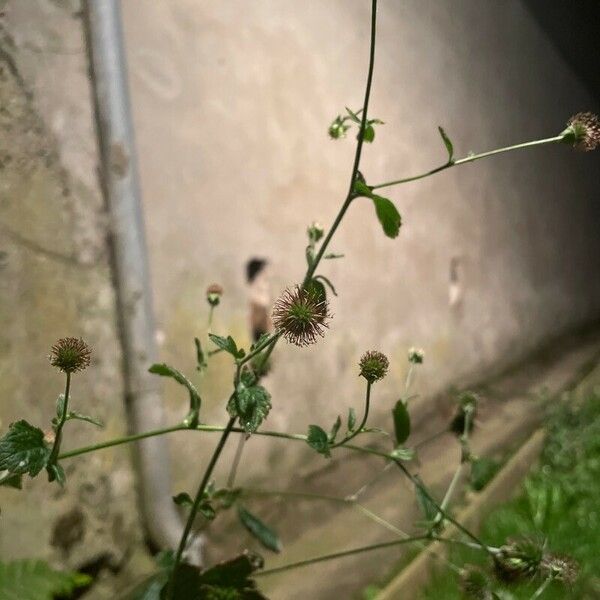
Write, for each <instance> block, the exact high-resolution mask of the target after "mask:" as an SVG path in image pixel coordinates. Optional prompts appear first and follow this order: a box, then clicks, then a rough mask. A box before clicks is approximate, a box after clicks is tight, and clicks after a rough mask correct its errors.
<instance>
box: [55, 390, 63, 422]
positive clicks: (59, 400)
mask: <svg viewBox="0 0 600 600" xmlns="http://www.w3.org/2000/svg"><path fill="white" fill-rule="evenodd" d="M64 411H65V395H64V394H59V395H58V398H57V399H56V416H57V417H58V418H59V419H60V418H62V415H63V412H64Z"/></svg>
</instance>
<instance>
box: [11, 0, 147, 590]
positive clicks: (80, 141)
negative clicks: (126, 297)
mask: <svg viewBox="0 0 600 600" xmlns="http://www.w3.org/2000/svg"><path fill="white" fill-rule="evenodd" d="M3 4H4V6H3V9H4V11H5V15H6V16H5V21H4V22H3V24H2V25H3V27H2V33H1V37H0V106H1V110H0V165H1V166H0V169H1V171H0V178H1V184H0V252H1V257H2V262H1V264H0V331H1V332H2V333H1V334H0V373H1V376H0V420H1V429H2V431H3V432H4V431H5V430H6V428H7V427H8V425H9V423H11V422H12V421H15V420H18V419H22V418H25V419H27V420H28V421H29V422H31V423H32V424H35V425H36V426H39V427H41V428H43V429H44V430H50V419H51V418H52V417H53V416H54V415H55V410H56V409H55V401H56V397H57V396H58V394H59V393H60V392H61V391H63V389H64V376H62V375H61V374H60V373H59V372H58V371H56V370H55V369H52V368H51V367H50V365H49V363H48V359H47V355H48V352H49V348H50V346H51V344H52V343H53V342H54V341H55V340H56V339H58V338H60V337H64V336H81V337H83V338H84V339H85V340H87V341H88V343H89V344H90V345H91V346H92V347H93V356H92V366H91V367H90V369H89V370H88V371H86V372H85V373H82V374H81V375H76V376H74V380H73V387H72V396H71V398H72V400H71V402H72V406H73V408H76V409H77V410H79V411H80V412H82V413H86V414H92V415H95V416H97V417H98V418H100V419H101V420H102V421H104V423H105V424H106V427H105V429H104V430H102V431H101V432H100V433H97V432H96V431H93V429H94V426H93V425H89V424H85V423H81V422H77V421H73V422H71V423H68V424H67V426H66V434H65V439H66V441H65V446H66V447H75V446H82V445H86V444H87V443H89V442H90V440H91V439H95V438H96V437H97V436H98V437H100V436H102V437H116V436H118V435H120V434H123V433H124V431H125V429H126V425H125V423H124V409H123V405H122V388H121V376H120V362H119V344H118V341H117V336H116V332H115V326H114V322H115V317H114V298H113V290H112V284H111V277H110V270H109V266H108V259H107V254H108V253H107V248H106V231H105V227H104V222H105V219H104V209H103V203H102V198H101V194H100V192H99V189H98V184H97V179H96V175H95V160H96V157H95V138H94V133H93V121H92V111H91V104H90V97H89V92H88V81H87V70H86V69H87V67H86V56H85V51H84V47H83V40H82V27H81V20H80V18H79V17H78V15H77V14H76V4H77V3H70V4H69V3H53V2H35V3H34V2H31V3H28V2H26V3H23V2H6V3H3ZM64 467H65V470H66V475H67V486H66V488H64V489H61V488H60V487H59V486H58V485H57V484H56V483H53V484H49V483H48V482H47V481H46V477H45V476H44V475H40V477H39V478H38V479H36V480H35V481H33V482H32V481H30V480H29V478H25V490H24V491H17V490H12V489H8V488H0V505H1V507H2V523H1V525H0V560H3V561H4V560H10V559H16V558H24V557H39V558H45V559H47V560H49V561H50V562H51V563H53V564H55V565H57V566H62V567H68V568H74V569H77V568H84V567H85V568H90V569H91V570H92V571H94V570H95V569H97V570H99V571H100V576H99V580H98V582H97V585H96V586H95V587H94V590H93V592H92V593H91V594H90V595H89V597H90V598H97V599H100V598H107V597H114V587H113V585H114V575H113V574H111V571H112V572H115V573H116V572H119V571H121V577H123V578H124V579H127V578H130V577H131V576H132V573H133V572H134V571H135V569H136V567H135V566H133V565H132V564H131V563H130V562H129V559H130V557H131V555H132V553H135V550H136V549H140V548H144V546H143V542H142V537H143V534H142V531H141V527H140V522H139V516H138V514H137V511H136V508H135V506H136V504H135V494H134V475H133V471H132V469H131V461H130V456H129V453H128V451H127V449H118V450H115V451H107V452H104V453H102V454H96V455H88V456H85V457H81V458H77V459H73V460H69V461H65V463H64ZM136 555H140V554H139V553H137V554H136ZM141 556H143V554H142V555H141ZM136 561H137V562H139V560H138V559H136ZM137 562H136V563H134V564H137Z"/></svg>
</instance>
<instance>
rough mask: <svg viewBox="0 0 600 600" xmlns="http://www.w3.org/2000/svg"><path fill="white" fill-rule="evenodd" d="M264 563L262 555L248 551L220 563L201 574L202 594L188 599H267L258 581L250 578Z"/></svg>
mask: <svg viewBox="0 0 600 600" xmlns="http://www.w3.org/2000/svg"><path fill="white" fill-rule="evenodd" d="M263 564H264V561H263V559H262V557H261V556H259V555H258V554H253V553H251V552H247V551H246V552H244V553H243V554H241V555H240V556H237V557H236V558H233V559H231V560H228V561H225V562H222V563H219V564H218V565H215V566H214V567H211V568H210V569H207V570H206V571H204V572H203V573H202V574H201V575H200V596H198V597H194V598H191V597H190V598H187V599H186V600H208V598H215V599H216V598H236V599H239V600H267V598H266V597H265V596H263V594H261V592H259V591H258V589H257V588H256V583H255V582H254V581H253V580H252V579H250V575H252V573H254V571H256V570H257V569H262V567H263ZM182 600H183V599H182Z"/></svg>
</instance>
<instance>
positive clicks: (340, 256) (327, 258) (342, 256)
mask: <svg viewBox="0 0 600 600" xmlns="http://www.w3.org/2000/svg"><path fill="white" fill-rule="evenodd" d="M334 258H344V255H343V254H336V253H335V252H330V253H329V254H326V255H325V256H324V257H323V260H332V259H334Z"/></svg>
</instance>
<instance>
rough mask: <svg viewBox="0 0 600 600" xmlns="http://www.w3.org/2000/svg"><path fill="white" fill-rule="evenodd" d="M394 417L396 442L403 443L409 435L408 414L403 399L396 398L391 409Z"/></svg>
mask: <svg viewBox="0 0 600 600" xmlns="http://www.w3.org/2000/svg"><path fill="white" fill-rule="evenodd" d="M392 416H393V417H394V431H395V433H396V442H397V443H398V444H404V442H405V441H406V440H407V439H408V436H409V435H410V415H409V414H408V410H407V408H406V404H404V401H403V400H398V402H396V406H394V408H393V410H392Z"/></svg>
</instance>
